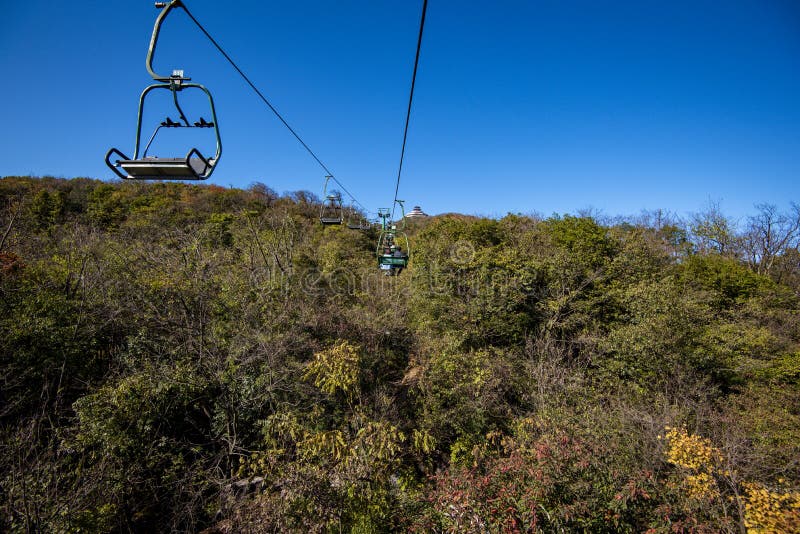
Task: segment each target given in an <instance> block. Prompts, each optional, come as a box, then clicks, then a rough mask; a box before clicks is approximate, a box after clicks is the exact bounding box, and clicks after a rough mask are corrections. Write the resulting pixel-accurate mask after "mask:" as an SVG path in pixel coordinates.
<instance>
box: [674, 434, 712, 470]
mask: <svg viewBox="0 0 800 534" xmlns="http://www.w3.org/2000/svg"><path fill="white" fill-rule="evenodd" d="M666 430H667V434H666V436H665V437H666V439H667V450H666V454H667V461H668V462H669V463H671V464H674V465H677V466H679V467H683V468H685V469H690V470H693V471H705V472H707V473H713V472H714V470H715V469H717V468H718V467H719V466H720V465H721V464H722V453H721V452H720V451H719V449H717V448H716V447H714V445H712V443H711V440H710V439H708V438H704V437H702V436H698V435H695V434H689V433H688V432H687V431H686V429H685V428H682V427H681V428H671V427H667V428H666Z"/></svg>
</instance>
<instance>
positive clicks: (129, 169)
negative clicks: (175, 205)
mask: <svg viewBox="0 0 800 534" xmlns="http://www.w3.org/2000/svg"><path fill="white" fill-rule="evenodd" d="M155 6H156V7H157V8H160V9H161V13H159V15H158V18H157V19H156V22H155V25H154V26H153V34H152V37H151V39H150V46H149V48H148V50H147V61H146V65H147V72H148V73H149V74H150V76H151V77H152V78H153V80H155V81H156V82H158V83H155V84H152V85H150V86H148V87H146V88H145V89H144V91H142V94H141V96H140V97H139V113H138V118H137V126H136V144H135V145H134V149H133V157H132V158H129V157H128V156H126V155H125V154H124V153H123V152H122V151H120V150H118V149H116V148H111V149H110V150H109V151H108V152H107V153H106V159H105V161H106V165H108V167H109V168H110V169H111V170H112V171H114V173H115V174H116V175H117V176H119V177H120V178H122V179H123V180H205V179H206V178H208V177H210V176H211V173H213V172H214V169H215V168H216V166H217V163H218V162H219V158H220V156H221V155H222V140H221V138H220V133H219V125H218V121H217V112H216V109H215V108H214V99H213V98H212V96H211V93H210V92H209V90H208V89H206V88H205V87H204V86H202V85H200V84H197V83H190V82H191V78H187V77H185V76H184V72H183V71H182V70H174V71H173V72H172V74H171V75H170V76H163V75H159V74H156V73H155V72H154V71H153V55H154V54H155V50H156V44H157V43H158V36H159V33H160V31H161V24H162V23H163V22H164V19H166V17H167V15H169V13H170V12H171V11H172V10H173V9H174V8H177V7H180V8H183V9H184V10H186V8H185V7H184V5H183V3H182V2H181V1H180V0H172V1H170V2H156V4H155ZM157 90H165V91H169V92H170V93H172V101H173V104H174V106H175V110H176V111H177V113H178V120H173V119H172V118H170V117H167V118H166V119H165V120H164V121H162V122H161V123H160V124H159V125H157V126H156V128H155V130H154V131H153V134H152V135H151V136H150V139H149V140H148V141H147V143H146V144H145V145H144V147H142V121H143V117H144V107H145V100H146V98H147V96H148V95H149V94H151V92H153V91H157ZM186 90H196V91H202V92H203V93H204V94H205V95H206V97H207V99H208V105H209V111H210V113H211V120H210V121H208V120H207V119H206V118H204V117H198V119H197V120H195V121H190V120H189V119H188V118H187V117H186V114H185V113H184V111H183V109H182V108H181V104H180V98H179V95H180V94H181V93H182V92H183V91H186ZM164 128H166V129H172V128H175V129H180V128H203V129H213V130H214V135H215V137H216V152H215V153H214V156H213V157H206V156H204V155H203V153H202V152H200V150H199V149H197V148H191V149H189V151H188V152H187V153H186V155H185V156H184V157H160V156H151V155H149V154H148V151H149V150H150V146H151V145H152V144H153V141H154V140H155V138H156V136H157V135H158V133H159V132H160V131H161V130H162V129H164ZM115 155H116V156H117V159H115V160H113V161H112V156H115Z"/></svg>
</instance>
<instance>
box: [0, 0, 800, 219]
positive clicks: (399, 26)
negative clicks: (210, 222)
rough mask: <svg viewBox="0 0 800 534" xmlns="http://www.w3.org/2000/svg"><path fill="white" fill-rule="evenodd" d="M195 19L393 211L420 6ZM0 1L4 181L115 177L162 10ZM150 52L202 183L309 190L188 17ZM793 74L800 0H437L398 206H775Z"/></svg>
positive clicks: (785, 183) (303, 130) (787, 168)
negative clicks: (206, 126) (196, 147)
mask: <svg viewBox="0 0 800 534" xmlns="http://www.w3.org/2000/svg"><path fill="white" fill-rule="evenodd" d="M187 5H188V6H189V8H190V9H191V11H192V12H193V14H194V15H195V16H196V17H197V18H198V19H199V20H200V21H201V23H203V24H204V25H205V26H206V27H207V29H208V30H209V31H210V32H211V34H212V35H214V36H215V37H216V38H217V39H218V40H219V41H220V43H221V44H222V46H223V47H225V48H226V49H227V51H228V52H229V53H230V54H231V55H232V56H233V58H234V59H235V60H236V61H237V62H238V63H239V65H240V66H241V67H242V68H243V70H244V71H245V72H246V73H248V75H249V76H250V77H251V78H252V79H253V81H254V82H255V83H256V85H258V86H259V87H260V88H261V90H262V91H263V92H264V93H265V94H266V96H267V97H268V98H269V99H270V100H271V101H272V103H273V104H274V105H275V106H276V107H277V108H278V110H279V111H280V112H281V113H282V114H283V115H284V116H285V117H286V119H287V120H288V121H289V123H290V124H291V125H292V126H293V127H294V128H295V129H296V130H297V131H298V132H299V133H300V135H301V136H302V137H303V138H304V140H305V141H306V142H307V143H308V144H309V145H310V146H311V147H312V149H313V150H314V151H315V152H316V153H317V154H318V155H319V156H320V158H321V159H322V160H323V161H324V162H325V163H326V165H327V166H328V167H329V168H331V170H332V171H333V172H334V173H335V174H336V176H337V177H338V178H339V179H340V180H342V181H343V183H344V184H345V186H347V188H348V189H349V190H350V191H352V192H353V193H354V194H355V196H356V197H357V198H358V199H359V200H360V201H361V202H362V203H363V204H364V205H366V206H367V207H369V208H370V209H375V208H377V207H381V206H387V205H388V204H389V203H390V201H391V199H392V197H393V194H394V180H395V177H396V173H397V164H398V159H399V152H400V144H401V140H402V133H403V122H404V119H405V108H406V105H407V98H408V86H409V82H410V77H411V69H412V66H413V55H414V50H415V45H416V37H417V31H418V23H419V14H420V7H421V0H420V1H412V0H369V1H367V0H336V1H334V0H327V1H321V0H293V1H291V2H287V1H281V2H276V1H271V0H267V1H254V0H253V1H250V0H242V1H239V2H219V1H214V2H212V1H210V0H187ZM0 6H2V11H3V17H2V18H0V72H2V73H3V78H4V82H3V85H2V88H1V89H0V95H2V98H1V99H0V116H2V119H3V127H2V129H0V176H3V175H28V174H33V175H55V176H64V177H73V176H91V177H98V178H104V179H111V178H113V175H112V174H111V172H110V171H109V170H108V169H107V168H106V167H105V165H104V163H103V156H104V155H105V152H106V150H107V149H108V148H109V147H111V146H114V147H118V148H120V149H122V150H123V151H124V152H127V153H130V152H132V151H133V137H134V133H135V119H136V106H137V101H138V95H139V93H140V92H141V90H142V89H143V88H144V87H145V86H146V85H147V84H148V83H149V81H150V78H149V77H148V75H147V72H146V71H145V68H144V59H145V53H146V50H147V44H148V41H149V38H150V32H151V30H152V24H153V21H154V20H155V17H156V15H157V14H158V10H156V9H155V8H154V7H153V3H152V2H150V1H145V0H141V1H140V0H135V1H134V0H111V1H108V0H105V1H96V0H90V1H84V2H52V1H42V0H28V1H22V2H19V1H11V0H0ZM159 46H160V50H159V52H161V54H160V55H159V56H158V57H157V58H156V66H157V70H162V71H167V72H168V71H170V70H171V69H172V68H173V67H181V68H184V69H185V70H186V73H187V75H189V76H192V77H193V78H194V80H195V81H198V82H200V83H203V84H205V85H206V86H208V87H209V88H210V89H211V90H212V92H213V93H214V96H215V101H216V104H217V111H218V114H219V121H220V126H221V130H222V136H223V145H224V150H223V156H222V159H221V162H220V164H219V167H218V169H217V171H216V173H215V174H214V176H213V177H212V179H211V180H210V182H212V183H217V184H220V185H233V186H241V187H246V186H247V185H249V184H250V183H252V182H255V181H261V182H264V183H266V184H267V185H269V186H271V187H273V188H274V189H275V190H277V191H278V192H284V191H290V190H298V189H305V190H310V191H313V192H315V193H317V194H321V189H322V185H323V176H324V172H323V171H322V170H321V169H320V168H319V167H318V166H317V164H316V162H314V161H313V159H311V157H310V156H309V155H308V154H307V153H305V151H304V150H303V148H302V147H301V146H300V145H299V144H298V143H297V142H296V140H295V139H294V138H293V137H292V136H291V134H289V132H288V131H287V130H286V129H285V128H284V127H283V125H281V124H280V123H279V122H278V120H277V119H276V118H275V117H274V116H273V115H272V114H271V112H269V110H267V109H266V108H265V107H264V105H263V104H262V103H261V102H260V101H259V100H258V99H257V97H256V96H255V95H254V94H253V93H252V92H251V91H250V89H249V88H248V87H247V86H246V85H245V84H244V82H243V81H242V80H241V79H240V78H238V75H237V74H236V73H235V72H234V71H233V70H232V69H231V68H230V67H229V66H228V65H227V63H225V62H224V60H223V59H222V58H221V57H220V56H219V54H218V53H217V52H216V51H215V50H214V49H213V48H212V46H211V45H210V44H209V43H208V41H207V40H206V39H205V37H204V36H203V35H202V34H201V33H200V32H199V31H198V30H197V29H196V28H195V27H194V26H193V25H192V23H191V22H190V21H189V20H188V18H187V17H186V16H185V14H184V13H182V12H181V11H180V10H178V11H176V12H175V13H174V14H172V15H170V18H169V20H168V21H167V24H166V25H165V27H164V30H163V34H162V41H161V42H160V44H159ZM798 67H800V1H798V0H716V1H711V0H691V1H689V0H674V1H656V0H631V1H600V0H584V1H577V0H549V1H535V0H496V1H491V2H488V1H484V2H478V1H471V0H430V3H429V6H428V20H427V22H426V28H425V39H424V42H423V50H422V58H421V62H420V70H419V73H418V78H417V93H416V96H415V106H414V112H413V115H412V122H411V130H410V133H409V141H408V146H407V151H406V162H405V167H404V173H403V181H402V183H401V188H400V198H404V199H406V200H407V202H408V203H409V205H413V204H420V205H422V207H423V208H424V209H425V210H426V211H428V212H430V213H442V212H448V211H460V212H465V213H478V214H486V215H503V214H505V213H507V212H523V213H527V212H532V211H538V212H541V213H544V214H550V213H553V212H559V213H564V212H571V213H574V212H576V211H577V210H580V209H583V208H587V207H593V208H595V209H598V210H601V211H602V212H604V213H606V214H608V215H624V214H634V213H637V212H639V211H640V210H642V209H655V208H663V209H668V210H671V211H674V212H677V213H678V214H687V213H689V212H695V211H700V210H702V209H703V208H704V207H706V206H707V205H708V203H709V201H719V202H720V204H721V207H722V209H723V211H724V212H726V213H727V214H730V215H732V216H735V217H741V216H743V215H746V214H748V213H753V212H754V210H753V204H754V203H757V202H768V203H773V204H777V205H778V206H779V207H781V208H785V207H786V206H787V205H788V203H789V202H790V201H800V68H798ZM156 112H157V113H156V114H159V113H161V112H160V111H158V110H156ZM190 114H191V113H190ZM173 115H174V114H173ZM156 118H159V120H160V117H155V116H154V117H153V120H155V119H156ZM201 141H202V140H201ZM201 148H204V147H201ZM206 151H211V148H210V147H209V148H208V149H207V150H206ZM164 155H171V154H164Z"/></svg>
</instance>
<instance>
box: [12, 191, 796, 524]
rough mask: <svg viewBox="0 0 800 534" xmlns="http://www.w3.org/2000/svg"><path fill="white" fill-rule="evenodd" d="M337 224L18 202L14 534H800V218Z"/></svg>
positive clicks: (238, 205)
mask: <svg viewBox="0 0 800 534" xmlns="http://www.w3.org/2000/svg"><path fill="white" fill-rule="evenodd" d="M665 207H666V208H668V206H665ZM318 215H319V200H318V199H317V198H316V197H315V196H314V195H313V194H310V193H308V192H296V193H291V194H287V195H277V194H275V192H273V191H272V190H270V189H269V187H267V186H264V185H260V184H259V185H255V186H253V187H251V188H250V189H248V190H237V189H225V188H221V187H217V186H194V185H185V184H173V183H153V184H140V183H105V182H101V181H96V180H90V179H74V180H64V179H54V178H46V179H35V178H17V177H7V178H4V179H1V180H0V310H2V311H1V312H0V388H1V389H0V531H8V532H170V531H190V532H200V531H205V532H208V533H234V532H236V533H238V532H388V531H412V532H576V531H578V532H580V531H585V532H644V531H648V532H654V533H656V532H665V533H666V532H744V531H745V530H748V531H750V532H792V531H795V532H797V531H800V493H798V491H799V490H800V253H798V242H799V241H800V231H798V226H797V223H798V219H799V218H800V212H799V211H798V210H797V207H796V206H793V207H792V208H791V209H790V210H789V211H788V212H781V211H780V210H777V209H775V208H772V207H770V206H759V207H754V208H753V216H752V217H751V218H750V219H748V220H746V221H741V224H740V225H738V226H734V225H732V224H731V222H730V221H728V220H727V219H726V218H725V217H724V216H723V215H722V214H721V213H720V212H719V211H718V210H715V209H709V210H708V211H707V212H706V213H703V214H698V215H697V216H695V217H694V218H692V219H691V220H687V221H681V220H678V219H677V218H675V217H669V216H665V215H664V214H663V213H660V212H659V213H651V214H645V215H643V216H641V217H639V218H635V219H625V220H623V219H619V220H610V219H608V220H607V219H602V218H597V217H595V218H593V217H590V216H570V215H563V216H551V217H535V216H521V215H508V216H506V217H504V218H502V219H499V220H492V219H486V218H478V217H469V216H460V215H450V216H438V217H431V218H428V219H424V220H421V221H420V220H418V221H415V222H414V224H411V225H410V228H409V229H408V231H409V237H410V240H411V253H412V256H411V262H410V265H409V267H408V269H406V270H405V271H404V272H403V273H402V274H401V275H400V276H396V277H387V276H383V275H382V274H381V272H380V271H379V270H378V269H377V265H376V260H375V256H374V252H375V243H376V240H377V234H376V233H374V232H360V231H353V230H349V229H347V228H346V227H345V226H334V227H322V226H321V225H320V224H319V222H318V220H317V217H318Z"/></svg>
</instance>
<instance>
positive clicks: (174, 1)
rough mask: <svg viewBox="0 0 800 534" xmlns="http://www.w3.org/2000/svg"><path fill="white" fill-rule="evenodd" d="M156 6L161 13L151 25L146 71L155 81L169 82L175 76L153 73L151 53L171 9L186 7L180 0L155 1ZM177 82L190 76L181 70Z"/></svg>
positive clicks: (186, 79)
mask: <svg viewBox="0 0 800 534" xmlns="http://www.w3.org/2000/svg"><path fill="white" fill-rule="evenodd" d="M156 7H157V8H161V13H159V14H158V18H157V19H156V23H155V25H154V26H153V35H152V37H150V47H149V48H148V49H147V62H146V64H147V72H148V73H150V76H152V77H153V79H154V80H156V81H157V82H169V81H170V80H175V79H176V77H175V76H160V75H158V74H156V73H155V71H154V70H153V55H155V53H156V44H158V34H159V33H160V32H161V24H162V23H163V22H164V19H166V18H167V15H169V13H170V11H172V10H173V9H174V8H176V7H180V8H182V9H183V10H184V11H185V10H186V8H185V7H184V5H183V2H181V0H171V1H170V2H156ZM178 78H179V82H180V81H184V80H185V81H188V80H190V79H191V78H184V77H183V73H182V72H181V73H180V75H179V76H178Z"/></svg>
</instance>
